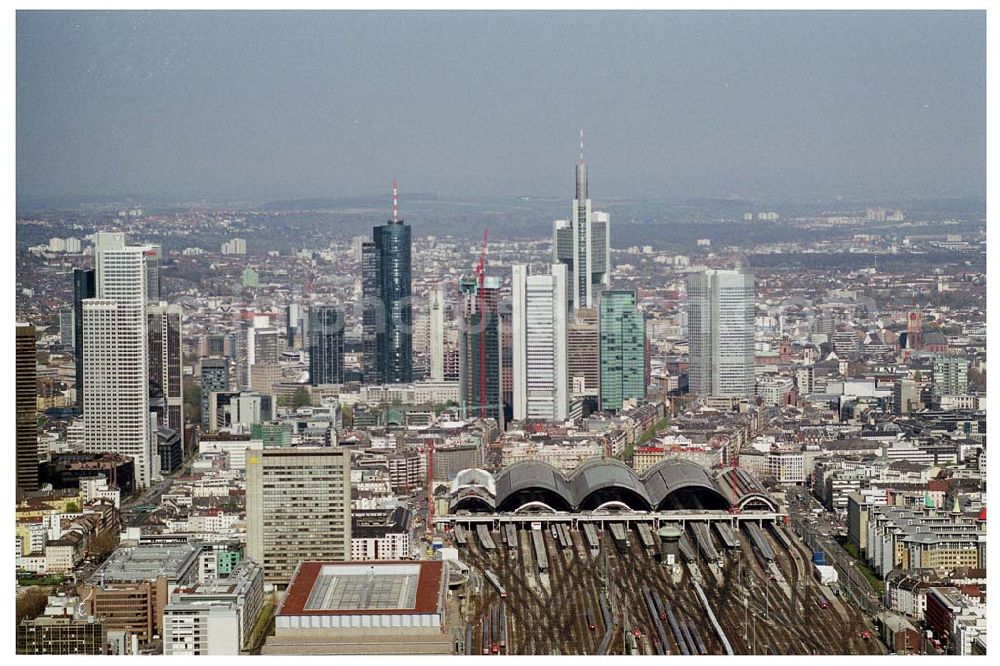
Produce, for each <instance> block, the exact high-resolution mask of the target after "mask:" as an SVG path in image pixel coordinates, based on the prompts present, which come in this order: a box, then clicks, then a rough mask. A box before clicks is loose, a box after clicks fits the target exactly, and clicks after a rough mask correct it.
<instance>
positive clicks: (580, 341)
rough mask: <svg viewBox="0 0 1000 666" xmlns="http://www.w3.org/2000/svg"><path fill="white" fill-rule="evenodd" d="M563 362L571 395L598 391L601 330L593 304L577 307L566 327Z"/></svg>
mask: <svg viewBox="0 0 1000 666" xmlns="http://www.w3.org/2000/svg"><path fill="white" fill-rule="evenodd" d="M566 365H567V368H568V373H569V390H570V396H571V397H572V398H582V397H594V398H596V397H597V396H599V395H600V393H601V333H600V327H599V326H598V319H597V308H580V309H579V310H577V311H576V312H575V313H573V318H572V320H571V321H570V323H569V326H567V328H566Z"/></svg>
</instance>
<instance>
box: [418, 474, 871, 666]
mask: <svg viewBox="0 0 1000 666" xmlns="http://www.w3.org/2000/svg"><path fill="white" fill-rule="evenodd" d="M451 491H452V492H451V495H450V497H449V512H448V513H447V514H444V515H439V516H437V517H436V518H435V524H436V526H437V527H438V528H439V529H441V530H443V531H444V532H445V534H446V535H447V538H448V540H449V541H450V542H451V543H450V544H449V545H451V546H454V548H455V549H456V550H455V551H454V552H457V561H456V562H451V563H449V564H451V565H453V566H459V567H461V568H462V569H463V571H464V572H465V573H466V574H467V577H466V578H465V581H466V582H465V583H464V584H463V585H461V586H456V588H455V589H453V591H452V594H453V595H454V596H455V597H457V605H456V611H455V612H457V615H458V616H457V618H456V619H454V620H453V621H451V622H450V626H451V627H452V629H451V631H452V637H453V639H454V641H455V645H454V649H455V651H456V652H458V653H461V654H528V655H532V654H536V655H540V654H546V655H548V654H649V655H654V654H661V655H664V654H683V655H693V654H720V655H721V654H844V653H845V652H851V653H855V654H880V653H882V652H884V646H882V645H881V643H879V642H878V641H877V640H872V639H871V637H872V635H873V633H872V632H873V630H874V629H873V625H872V624H871V622H870V618H867V617H865V616H863V615H862V614H861V612H860V611H859V610H858V609H857V608H856V607H855V606H854V605H852V604H850V603H847V601H846V600H845V599H841V598H840V596H839V595H840V590H839V588H838V587H837V586H836V585H835V584H830V581H828V580H818V579H817V578H816V577H815V576H814V575H813V574H814V569H815V567H814V566H813V562H812V555H813V554H812V553H811V551H809V550H808V549H807V548H806V546H805V545H804V544H803V543H802V542H801V540H800V539H798V538H797V537H796V536H795V535H794V533H793V532H791V528H790V527H789V526H788V524H787V514H786V513H785V512H784V511H783V510H782V506H781V505H780V503H779V502H778V501H777V500H776V499H775V498H774V497H772V496H771V495H770V494H769V493H768V492H767V491H766V489H765V488H764V487H763V486H761V484H760V483H759V482H757V480H756V479H755V477H753V476H752V475H751V474H749V473H747V472H746V471H745V470H742V469H739V468H726V469H723V470H709V469H706V468H703V467H701V466H699V465H697V464H694V463H691V462H684V461H666V462H664V463H661V464H659V465H656V466H655V467H653V468H651V469H649V470H648V471H646V472H645V473H644V474H642V475H638V474H636V473H635V472H634V470H632V469H631V468H629V467H627V466H625V465H623V464H621V463H619V462H617V461H613V460H594V461H592V462H588V463H586V464H584V465H581V466H580V467H579V468H577V469H576V470H574V471H573V472H572V473H570V474H569V475H566V474H563V473H561V472H559V471H558V470H556V469H555V468H553V467H551V466H549V465H547V464H545V463H541V462H524V463H519V464H516V465H512V466H510V467H508V468H505V469H504V470H502V471H501V472H500V473H499V474H497V475H496V477H495V478H494V477H493V476H492V475H490V474H489V473H487V472H485V471H484V470H465V471H463V472H461V473H460V474H459V475H458V476H457V477H456V478H455V480H454V482H453V484H452V488H451Z"/></svg>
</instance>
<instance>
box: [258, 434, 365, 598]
mask: <svg viewBox="0 0 1000 666" xmlns="http://www.w3.org/2000/svg"><path fill="white" fill-rule="evenodd" d="M350 459H351V452H350V451H348V450H346V449H340V448H328V447H295V448H293V447H277V448H269V447H265V448H264V449H262V450H258V451H250V452H248V454H247V471H246V474H247V502H246V505H247V556H248V557H250V558H251V559H252V560H254V561H255V562H259V563H260V564H262V565H263V567H264V580H265V581H266V582H268V583H277V584H287V583H288V582H289V581H290V580H291V578H292V573H294V571H295V567H296V566H298V564H299V563H300V562H303V561H340V560H349V559H350V558H351V469H350Z"/></svg>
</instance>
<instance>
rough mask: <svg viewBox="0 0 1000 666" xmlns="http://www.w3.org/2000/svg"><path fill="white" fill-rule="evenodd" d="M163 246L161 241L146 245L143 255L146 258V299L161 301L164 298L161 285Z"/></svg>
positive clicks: (149, 301)
mask: <svg viewBox="0 0 1000 666" xmlns="http://www.w3.org/2000/svg"><path fill="white" fill-rule="evenodd" d="M162 253H163V248H162V247H161V246H160V244H159V243H150V244H149V245H147V246H146V250H145V252H143V256H144V257H145V259H146V301H147V302H148V303H159V302H160V301H162V300H163V288H162V287H161V285H160V256H161V255H162Z"/></svg>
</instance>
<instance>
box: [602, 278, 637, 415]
mask: <svg viewBox="0 0 1000 666" xmlns="http://www.w3.org/2000/svg"><path fill="white" fill-rule="evenodd" d="M600 330H601V409H608V410H618V409H621V408H622V405H623V403H624V402H625V401H626V400H640V399H642V398H644V397H646V382H645V375H646V320H645V319H644V318H643V315H642V313H641V312H639V310H638V309H637V308H636V296H635V292H634V291H628V290H612V291H605V292H604V293H603V294H602V295H601V305H600Z"/></svg>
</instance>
